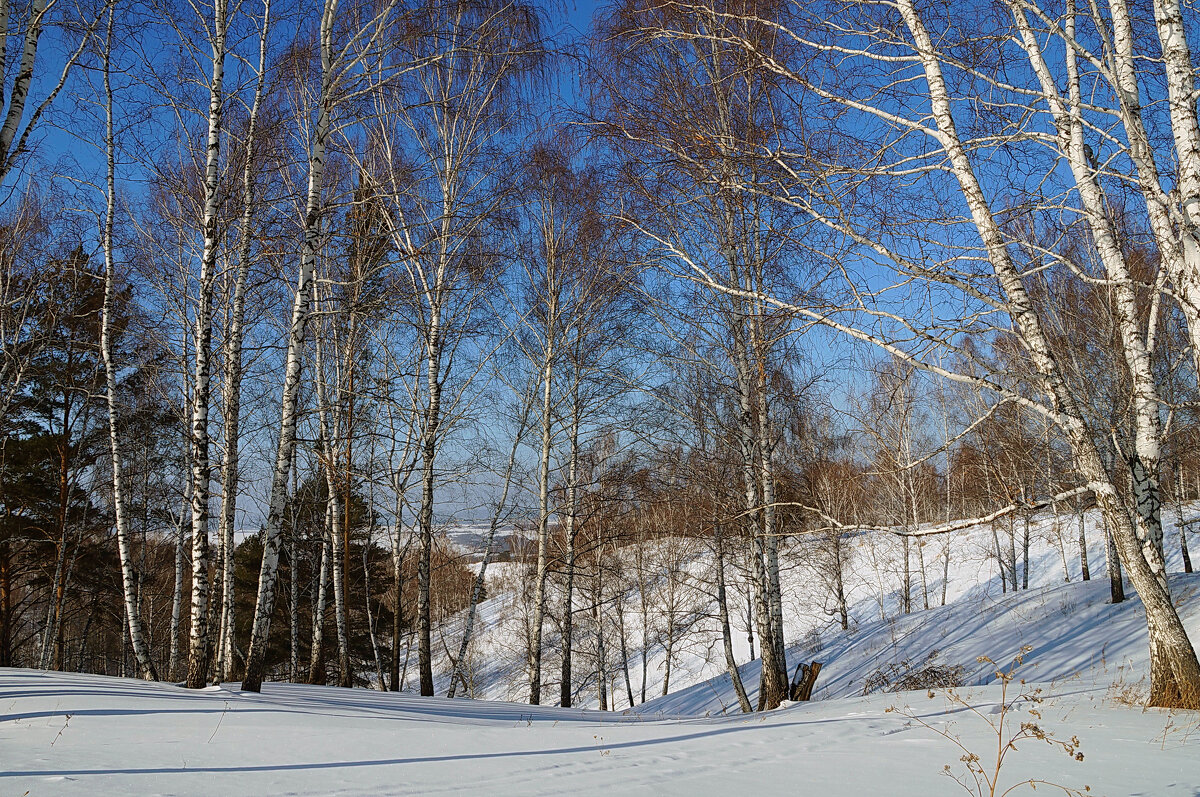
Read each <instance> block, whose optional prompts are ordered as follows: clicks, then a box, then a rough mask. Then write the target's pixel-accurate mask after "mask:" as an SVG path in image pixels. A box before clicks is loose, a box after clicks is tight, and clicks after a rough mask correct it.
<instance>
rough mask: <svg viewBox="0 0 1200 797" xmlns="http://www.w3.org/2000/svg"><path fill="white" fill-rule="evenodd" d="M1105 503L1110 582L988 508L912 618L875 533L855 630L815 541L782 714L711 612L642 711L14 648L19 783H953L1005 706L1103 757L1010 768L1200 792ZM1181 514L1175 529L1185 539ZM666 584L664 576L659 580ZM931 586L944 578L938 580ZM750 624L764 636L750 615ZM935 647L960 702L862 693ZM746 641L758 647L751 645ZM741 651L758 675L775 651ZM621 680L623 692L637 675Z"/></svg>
mask: <svg viewBox="0 0 1200 797" xmlns="http://www.w3.org/2000/svg"><path fill="white" fill-rule="evenodd" d="M1092 522H1094V521H1090V522H1089V538H1090V542H1091V544H1092V548H1093V550H1091V551H1090V552H1089V558H1090V560H1091V562H1092V570H1093V574H1094V575H1093V580H1092V581H1090V582H1087V583H1083V582H1080V581H1079V580H1078V563H1077V562H1076V561H1075V559H1074V558H1073V557H1071V555H1070V552H1068V561H1067V567H1068V569H1069V570H1070V569H1071V568H1074V569H1075V570H1074V573H1073V575H1072V578H1073V579H1074V581H1073V582H1072V583H1064V581H1063V563H1062V557H1061V553H1060V549H1058V548H1057V546H1056V544H1055V541H1054V537H1053V535H1052V534H1050V533H1049V532H1050V530H1051V529H1052V527H1053V524H1052V521H1051V519H1050V518H1049V517H1046V518H1042V519H1041V520H1040V522H1039V524H1038V527H1037V528H1038V530H1039V533H1038V537H1037V538H1036V539H1037V544H1036V545H1035V547H1034V557H1033V559H1034V561H1033V568H1032V578H1031V587H1032V588H1031V589H1029V590H1024V591H1018V592H1016V593H1013V592H1008V593H1007V594H1002V593H1001V592H1000V590H999V585H998V582H997V581H996V580H995V564H994V562H988V561H987V560H986V559H985V558H984V556H983V555H982V554H980V553H979V551H981V550H986V548H987V547H988V545H990V530H987V534H986V535H985V534H984V530H975V531H973V532H968V533H966V534H964V535H963V536H961V537H956V538H955V545H956V546H961V547H956V555H955V558H954V559H953V560H952V562H953V566H952V568H951V577H950V584H949V585H948V586H949V589H948V596H949V598H950V600H949V602H948V605H946V606H945V607H940V606H939V607H937V608H933V609H931V610H929V611H917V612H913V613H912V614H910V615H901V616H899V617H897V616H896V613H895V611H894V608H893V607H894V600H895V594H894V584H891V583H890V582H888V579H894V573H891V571H889V569H888V568H889V565H888V564H887V561H888V560H887V555H890V554H889V552H888V551H886V550H882V549H881V550H877V551H874V552H872V551H871V550H869V549H868V546H869V545H876V546H879V545H883V543H882V542H880V541H879V540H875V541H870V540H869V539H867V538H863V539H860V540H857V541H856V548H855V558H854V563H853V566H852V572H853V574H854V578H853V579H852V580H851V583H850V587H851V593H852V597H853V600H852V614H853V617H854V622H853V623H852V633H848V634H847V633H843V632H841V630H840V629H836V628H831V627H830V625H829V619H828V617H826V616H825V615H824V614H823V613H822V612H820V611H819V610H814V609H813V600H814V590H817V587H816V586H814V585H813V583H812V578H811V573H808V572H807V571H805V569H804V566H803V560H802V559H798V560H797V563H795V564H794V567H793V568H792V569H791V570H789V571H788V572H787V574H786V578H787V583H786V585H785V590H786V591H787V593H788V596H789V602H790V603H789V609H788V613H789V624H788V627H789V635H790V638H791V639H793V640H795V642H794V643H793V644H792V645H791V647H790V648H789V651H788V653H789V662H791V663H792V665H793V666H794V665H795V663H796V662H799V661H802V660H804V661H807V660H812V659H818V660H821V661H822V662H824V668H823V670H822V673H821V677H820V679H819V681H818V685H817V690H816V694H815V698H814V700H813V701H812V702H810V703H802V704H790V705H785V707H783V708H780V709H778V710H776V711H773V712H769V713H766V714H755V715H742V714H740V713H738V712H737V704H736V699H735V698H734V696H733V690H732V687H731V685H730V682H729V678H728V675H726V674H723V672H722V671H723V665H722V663H721V660H720V656H719V655H714V653H713V650H712V649H711V648H712V645H711V644H710V643H711V640H708V641H707V642H701V640H702V638H703V635H701V634H697V635H696V639H695V640H691V641H688V643H687V644H686V645H684V647H683V650H682V652H681V653H679V655H678V656H677V660H676V661H675V666H674V669H673V672H672V676H671V678H672V684H673V685H676V684H677V685H678V687H679V688H678V689H677V690H676V689H675V688H674V686H673V690H672V692H671V694H669V695H667V696H666V697H662V698H658V699H654V700H651V701H649V702H647V703H646V704H643V705H641V706H638V707H637V708H636V709H635V710H634V711H624V712H599V711H594V710H583V709H559V708H551V707H531V706H528V705H523V704H520V703H503V702H495V701H485V700H465V699H457V700H453V701H451V700H446V699H444V698H420V697H417V696H414V695H411V694H406V693H399V694H395V693H380V692H374V691H367V690H345V689H336V688H332V687H314V686H300V685H291V684H275V683H268V684H265V685H264V688H263V692H262V693H261V694H251V693H243V692H240V691H238V690H237V689H236V688H232V687H236V684H234V685H226V686H225V687H221V688H217V687H212V688H209V689H206V690H201V691H190V690H186V689H183V688H181V687H179V686H176V685H173V684H161V683H160V684H151V683H144V682H140V681H135V680H128V679H117V678H104V677H100V676H90V675H79V674H68V673H50V672H40V671H32V670H18V669H10V670H0V794H15V795H23V794H28V795H30V796H31V797H36V796H37V795H84V794H86V795H96V794H105V795H109V794H111V795H121V794H130V795H134V794H136V795H146V794H177V795H186V794H197V795H199V794H229V795H241V794H246V795H263V794H271V795H276V794H278V795H285V794H296V795H300V794H338V795H374V794H439V793H461V792H468V791H469V792H473V793H482V794H487V795H498V796H501V797H502V796H503V795H537V794H563V793H568V794H571V793H576V794H600V793H604V794H622V795H623V794H647V795H651V794H652V795H663V794H682V795H688V796H689V797H701V796H702V795H728V794H730V793H733V794H737V793H739V792H744V791H746V790H748V789H753V790H754V793H755V794H789V795H794V794H797V793H803V794H809V793H811V794H820V795H856V794H866V793H874V794H887V795H942V794H945V795H950V794H957V793H961V789H960V787H959V786H958V785H957V784H956V783H955V782H954V781H953V780H951V778H949V777H947V776H946V775H945V774H943V773H942V770H943V768H944V767H946V766H949V767H950V768H951V771H952V772H956V773H958V774H960V775H962V774H965V769H964V768H963V764H962V763H961V761H960V757H961V756H962V755H963V754H964V751H963V750H962V749H960V748H959V747H957V746H955V744H954V743H953V742H952V741H951V740H950V739H948V738H946V737H945V736H943V735H940V733H939V732H944V733H946V734H949V735H950V736H951V737H954V738H957V739H959V741H960V742H961V743H962V744H963V745H964V747H965V748H966V749H967V750H970V751H973V752H975V753H978V754H979V755H980V756H982V757H983V760H984V762H985V763H986V764H990V761H991V759H990V756H993V755H994V750H995V749H996V746H997V736H996V733H995V730H994V725H995V724H996V723H997V722H998V721H999V720H1000V719H1001V717H1002V716H1004V718H1005V720H1006V727H1007V728H1008V729H1009V732H1012V731H1014V730H1017V729H1019V728H1020V723H1021V722H1023V721H1034V722H1037V723H1038V725H1039V727H1041V728H1043V729H1045V730H1047V731H1048V732H1050V733H1051V734H1052V735H1053V736H1055V737H1056V738H1059V739H1063V740H1069V739H1070V738H1071V737H1072V736H1077V737H1078V739H1079V742H1080V747H1079V749H1080V751H1082V753H1083V756H1084V760H1083V761H1082V762H1080V761H1075V760H1074V759H1073V758H1071V757H1070V756H1068V755H1066V754H1064V753H1063V752H1062V751H1061V750H1060V749H1057V748H1055V747H1053V746H1051V745H1049V744H1047V743H1045V742H1043V741H1038V740H1027V741H1024V742H1022V743H1020V744H1018V745H1017V749H1016V750H1015V751H1012V752H1010V753H1009V758H1008V759H1006V762H1005V764H1004V767H1003V769H1002V770H1001V781H1002V784H1003V787H1004V788H1006V787H1007V786H1010V785H1013V784H1016V783H1018V782H1020V781H1022V780H1027V779H1030V778H1033V779H1038V780H1043V781H1050V782H1054V783H1058V784H1061V785H1063V786H1066V787H1070V788H1073V789H1083V788H1084V787H1085V786H1087V787H1090V789H1091V793H1097V794H1108V795H1133V794H1143V795H1196V794H1198V793H1200V765H1198V764H1197V763H1196V762H1197V760H1198V757H1197V754H1198V753H1200V714H1197V713H1194V712H1191V713H1189V712H1168V711H1162V710H1146V709H1143V708H1141V706H1140V705H1139V703H1138V700H1139V699H1140V698H1142V697H1144V695H1145V692H1146V688H1147V684H1146V680H1145V679H1146V672H1147V652H1146V631H1145V619H1144V615H1143V613H1142V610H1141V606H1140V604H1139V602H1138V601H1137V599H1136V596H1134V595H1133V593H1132V592H1131V591H1130V592H1129V594H1130V595H1131V598H1130V600H1128V601H1126V602H1125V603H1122V604H1119V605H1116V606H1113V605H1111V604H1109V603H1108V582H1107V578H1105V577H1104V576H1103V567H1102V563H1103V549H1102V547H1100V545H1099V543H1100V538H1099V535H1098V534H1097V533H1096V530H1095V528H1094V526H1092V525H1091V524H1092ZM1074 528H1075V527H1074V526H1071V530H1072V533H1074V532H1073V530H1074ZM1172 531H1173V530H1172V529H1169V530H1168V545H1171V544H1172V543H1174V545H1175V546H1176V548H1177V545H1178V543H1177V537H1175V536H1174V534H1173V533H1172ZM939 544H940V543H938V542H936V541H934V542H933V543H931V545H932V546H933V547H931V548H930V551H931V552H935V551H936V550H939V549H938V548H937V547H936V546H937V545H939ZM1070 547H1077V546H1070ZM892 553H894V552H892ZM1175 554H1176V556H1175V557H1174V558H1175V559H1177V550H1176V551H1175ZM1056 562H1057V564H1056ZM868 565H869V566H868ZM705 566H706V562H705V557H704V556H703V555H696V556H694V557H693V558H692V559H689V560H688V565H687V569H688V570H689V572H693V573H695V574H700V573H701V572H702V571H703V568H704V567H705ZM1173 566H1174V567H1175V569H1178V562H1177V561H1175V562H1174V565H1173ZM935 569H936V570H938V574H939V575H940V569H938V568H933V567H932V566H931V571H932V570H935ZM876 570H878V571H879V572H881V573H882V575H881V576H878V577H877V576H876V573H875V571H876ZM490 571H491V569H490V568H489V572H490ZM518 572H519V566H518V565H516V564H514V563H507V564H506V565H505V566H504V567H502V568H498V569H497V580H496V581H495V582H494V583H492V584H491V585H490V590H489V593H490V594H491V595H493V597H492V598H490V599H489V601H488V602H487V604H485V605H484V606H483V607H481V608H482V612H481V620H482V625H483V626H484V628H485V629H486V630H485V633H484V634H483V635H482V636H481V640H482V641H481V643H480V648H479V649H478V650H477V651H476V653H475V654H474V655H475V656H476V657H477V659H478V660H479V665H478V667H477V670H476V673H475V675H476V679H477V685H478V691H481V692H485V693H488V694H492V695H494V694H511V695H513V696H519V695H520V694H521V693H522V692H523V691H524V690H525V688H526V687H525V685H524V684H523V682H522V677H521V674H520V670H519V668H516V669H514V665H513V661H514V659H516V658H519V654H518V652H515V649H516V648H517V647H518V646H517V645H516V643H515V642H513V641H511V639H506V634H507V633H508V632H507V631H506V628H508V626H509V625H511V624H512V622H513V620H512V616H511V615H512V614H513V612H514V608H513V607H514V606H515V604H516V603H517V601H516V598H515V596H514V594H513V593H512V592H505V591H504V590H503V589H500V587H502V586H503V585H504V584H505V583H506V582H511V581H512V580H513V579H515V578H516V577H517V575H518ZM662 588H663V585H662V584H649V585H647V589H648V591H650V592H652V594H651V597H652V599H653V600H656V601H661V600H662V595H661V594H660V592H659V591H660V590H661V589H662ZM1171 589H1172V594H1173V595H1174V596H1175V598H1176V601H1177V603H1178V605H1179V607H1180V614H1181V617H1182V618H1183V620H1184V623H1185V625H1186V626H1187V628H1188V630H1189V633H1190V634H1191V636H1192V639H1193V641H1195V640H1197V639H1200V576H1197V575H1185V574H1181V573H1175V574H1173V575H1172V576H1171ZM818 591H819V590H818ZM931 591H932V593H934V594H936V595H937V597H938V599H940V585H938V584H936V583H934V584H931ZM638 597H639V596H638V595H636V594H630V595H628V596H626V603H627V604H628V607H629V609H628V610H629V615H628V617H627V618H626V620H627V622H628V623H629V628H628V633H629V636H630V638H631V639H638V638H640V631H641V629H640V626H639V625H638V624H637V623H638V622H639V621H638V618H637V617H636V612H635V611H634V610H633V607H635V606H636V604H637V600H638ZM918 602H919V598H918ZM935 602H936V601H935ZM659 605H661V603H660V604H659ZM880 606H882V607H883V612H882V614H883V617H881V616H880V615H881V612H880ZM885 618H886V619H885ZM704 622H709V621H708V620H707V619H705V620H704ZM710 628H711V626H710ZM446 633H447V635H450V634H451V633H452V629H450V630H447V631H446ZM706 633H707V631H706ZM739 637H742V638H740V639H739V642H740V643H741V644H742V645H743V646H744V645H745V640H744V632H738V633H735V638H739ZM818 640H819V641H818ZM1022 645H1031V646H1033V648H1034V650H1033V651H1032V653H1030V654H1029V656H1028V657H1027V659H1026V661H1025V663H1024V664H1023V665H1022V666H1021V668H1020V670H1019V671H1018V673H1017V675H1018V677H1019V678H1023V679H1026V680H1028V681H1030V683H1028V684H1018V683H1014V684H1013V685H1011V686H1010V690H1011V691H1010V693H1009V698H1010V699H1011V698H1013V697H1014V696H1016V695H1019V694H1022V693H1025V694H1027V693H1031V692H1033V691H1034V690H1036V689H1040V690H1042V694H1041V697H1042V698H1044V702H1041V703H1035V702H1032V701H1030V700H1019V701H1017V704H1016V705H1015V706H1014V707H1013V709H1012V711H1011V712H1010V713H1009V714H1007V715H1002V714H1001V713H1000V709H999V706H1000V690H1001V686H1000V685H999V683H998V682H997V681H996V679H995V677H994V668H993V667H991V666H989V665H988V664H987V663H985V662H979V661H978V660H977V658H978V657H979V656H990V657H992V658H994V659H996V660H997V661H998V662H1000V663H1001V664H1005V663H1007V662H1008V661H1009V660H1010V659H1011V658H1012V656H1013V655H1014V654H1015V653H1017V652H1018V651H1019V650H1020V649H1021V646H1022ZM717 648H719V644H718V645H717ZM935 649H936V650H937V651H938V654H937V658H936V661H937V662H938V663H942V664H946V665H959V666H961V667H963V677H962V682H963V684H964V686H962V687H961V688H960V689H959V690H957V694H958V695H959V697H960V698H961V702H956V701H955V700H953V699H951V698H950V697H949V695H948V693H946V692H945V691H941V690H938V691H935V692H933V693H932V697H930V696H929V695H930V693H929V692H927V691H924V690H922V691H915V692H901V693H879V692H876V693H873V694H870V695H867V696H863V695H862V692H863V686H864V682H865V680H866V679H867V677H868V676H869V675H871V673H872V672H874V671H875V670H876V669H878V668H880V667H881V666H885V665H888V664H895V663H897V662H900V661H903V660H905V659H908V660H911V661H914V662H920V661H924V660H925V659H926V657H927V656H928V654H929V653H930V651H932V650H935ZM630 655H631V656H633V657H637V656H638V655H640V652H635V651H634V650H631V651H630ZM648 655H649V656H650V659H651V661H652V665H651V666H650V667H649V670H648V677H650V678H656V679H658V680H656V681H654V683H652V684H648V686H650V687H651V689H650V691H649V693H654V691H655V690H654V687H655V686H657V685H658V684H660V683H661V677H662V670H663V667H662V664H663V659H662V656H663V651H662V650H661V649H660V647H658V646H657V645H655V646H652V650H649V651H648ZM738 655H739V660H741V661H744V660H745V658H746V650H745V648H744V647H743V649H742V650H741V652H739V654H738ZM639 667H640V661H639ZM742 672H743V676H744V678H745V679H746V682H747V687H748V688H749V689H750V690H751V691H752V693H753V691H754V690H755V689H756V688H757V664H756V663H754V662H751V663H749V664H745V665H743V667H742ZM637 688H638V685H636V684H635V690H636V689H637ZM545 691H547V692H549V693H550V694H556V692H557V690H556V689H547V690H545ZM659 691H660V690H659ZM616 692H617V694H619V695H623V694H624V685H623V682H621V683H620V684H619V685H618V688H617V690H616ZM621 699H622V700H624V698H623V697H622V698H621ZM752 700H753V694H752ZM593 704H594V703H593ZM967 706H970V707H971V708H972V709H974V711H971V710H969V709H968V708H967ZM889 709H897V710H894V711H889ZM726 710H729V711H730V713H728V714H723V713H722V712H724V711H726ZM1030 710H1035V711H1037V712H1039V716H1038V717H1033V716H1031V715H1030V714H1029V713H1028V712H1029V711H1030ZM906 714H908V715H911V716H912V717H916V718H917V719H916V720H914V719H911V718H909V717H907V716H905V715H906ZM922 723H925V725H928V726H929V727H925V726H924V725H922ZM1002 790H1003V788H1002V789H1001V791H1002ZM997 793H999V792H997ZM1019 793H1028V788H1027V787H1022V789H1021V790H1019ZM1051 793H1056V792H1055V791H1054V790H1051ZM1057 793H1061V792H1057Z"/></svg>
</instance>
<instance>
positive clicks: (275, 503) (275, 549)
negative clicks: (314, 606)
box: [242, 0, 337, 692]
mask: <svg viewBox="0 0 1200 797" xmlns="http://www.w3.org/2000/svg"><path fill="white" fill-rule="evenodd" d="M336 12H337V0H325V3H324V9H323V11H322V14H321V29H320V41H319V45H320V54H321V72H320V80H321V90H320V94H319V96H318V99H317V103H318V109H317V121H316V125H315V127H314V128H313V137H312V145H311V146H312V149H311V151H310V153H309V161H308V196H307V200H306V203H305V211H304V244H303V247H302V249H301V254H300V270H299V275H298V276H297V281H296V296H295V303H294V304H293V306H292V319H291V324H290V326H289V329H288V347H287V357H286V360H285V365H284V381H283V401H282V407H281V410H280V418H279V447H278V450H277V451H276V454H275V464H274V470H273V472H272V476H271V497H270V502H269V504H268V508H267V521H266V524H265V527H264V529H263V558H262V566H261V567H260V568H259V574H258V597H257V599H256V601H255V605H254V621H253V623H252V624H251V627H250V647H249V649H248V650H247V651H246V675H245V677H244V678H243V679H242V689H244V690H245V691H248V692H258V691H260V690H261V689H262V682H263V678H264V677H265V675H266V649H267V640H268V636H269V634H270V630H271V615H272V614H273V612H274V609H275V581H276V578H277V577H278V571H279V547H280V545H281V542H282V540H281V530H282V525H283V504H284V500H285V499H286V497H287V481H288V470H289V468H290V466H291V462H292V452H293V450H294V449H295V447H296V420H297V407H298V404H299V398H300V366H301V360H302V357H303V348H304V337H305V330H306V328H307V326H308V317H309V300H310V299H309V295H310V293H311V282H312V276H313V268H314V266H315V265H316V258H317V250H318V248H319V246H320V245H321V241H320V230H321V194H322V188H323V186H324V176H325V149H326V145H327V143H328V139H329V135H330V128H331V110H332V108H331V106H332V103H333V98H332V96H331V93H332V92H331V88H332V85H331V84H332V80H333V64H332V59H333V23H334V17H335V15H336Z"/></svg>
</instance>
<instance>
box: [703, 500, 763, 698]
mask: <svg viewBox="0 0 1200 797" xmlns="http://www.w3.org/2000/svg"><path fill="white" fill-rule="evenodd" d="M713 547H715V548H716V558H717V611H718V612H719V613H720V618H721V642H722V644H723V645H724V648H725V666H726V667H727V668H728V669H729V679H730V680H731V681H732V682H733V691H734V692H736V693H737V699H738V705H739V706H741V709H742V713H743V714H749V713H750V712H752V711H754V707H753V706H752V705H750V698H749V697H747V695H746V687H745V685H744V684H743V683H742V673H741V671H740V670H738V666H737V659H736V658H734V656H733V633H732V632H731V630H730V628H729V601H728V600H727V595H726V589H725V541H724V538H722V536H721V524H720V523H719V522H717V523H714V524H713Z"/></svg>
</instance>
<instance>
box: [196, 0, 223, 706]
mask: <svg viewBox="0 0 1200 797" xmlns="http://www.w3.org/2000/svg"><path fill="white" fill-rule="evenodd" d="M227 29H228V23H227V20H226V0H213V22H212V34H211V35H212V42H211V44H212V78H211V80H210V82H209V95H208V137H207V149H206V153H205V164H204V215H203V218H202V219H201V222H200V229H201V233H202V235H203V236H204V248H203V250H202V252H201V255H200V295H199V297H198V302H197V305H196V332H195V340H196V346H195V354H196V374H195V388H194V390H193V392H192V440H191V443H192V614H191V644H190V646H189V653H188V672H187V680H186V682H185V685H186V686H188V687H189V688H191V689H200V688H203V687H204V686H206V685H207V683H208V669H209V663H210V657H211V655H212V650H211V648H210V646H209V638H208V586H209V583H208V582H209V573H208V496H209V481H210V479H211V478H212V473H211V462H210V461H209V452H208V448H209V446H208V443H209V439H208V416H209V405H210V403H211V402H210V399H211V385H212V380H211V375H212V374H211V370H212V366H211V363H210V360H211V358H212V333H213V292H214V287H215V284H216V269H217V247H218V246H219V244H220V242H219V240H218V230H217V202H218V195H217V192H218V189H219V186H218V182H219V180H220V176H221V172H220V168H221V136H222V134H223V122H222V119H223V110H224V104H225V89H224V84H225V34H226V31H227Z"/></svg>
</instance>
